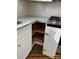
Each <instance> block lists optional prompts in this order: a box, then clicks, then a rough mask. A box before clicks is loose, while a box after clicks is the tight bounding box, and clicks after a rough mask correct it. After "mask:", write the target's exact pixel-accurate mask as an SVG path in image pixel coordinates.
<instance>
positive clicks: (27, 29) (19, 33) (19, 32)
mask: <svg viewBox="0 0 79 59" xmlns="http://www.w3.org/2000/svg"><path fill="white" fill-rule="evenodd" d="M29 32H32V26H31V24H30V25H27V26H25V27H23V28H21V29H19V30H17V38H18V39H19V38H21V37H22V36H24V35H25V34H26V33H29Z"/></svg>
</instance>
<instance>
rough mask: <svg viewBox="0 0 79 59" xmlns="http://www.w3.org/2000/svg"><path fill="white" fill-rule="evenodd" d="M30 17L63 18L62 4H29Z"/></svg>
mask: <svg viewBox="0 0 79 59" xmlns="http://www.w3.org/2000/svg"><path fill="white" fill-rule="evenodd" d="M28 15H33V16H61V3H60V2H58V3H57V2H56V3H53V2H52V3H34V2H33V3H28Z"/></svg>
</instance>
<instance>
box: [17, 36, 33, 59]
mask: <svg viewBox="0 0 79 59" xmlns="http://www.w3.org/2000/svg"><path fill="white" fill-rule="evenodd" d="M31 48H32V37H31V35H25V36H24V37H23V38H21V40H18V43H17V57H18V58H17V59H25V57H27V55H28V54H29V52H30V51H31Z"/></svg>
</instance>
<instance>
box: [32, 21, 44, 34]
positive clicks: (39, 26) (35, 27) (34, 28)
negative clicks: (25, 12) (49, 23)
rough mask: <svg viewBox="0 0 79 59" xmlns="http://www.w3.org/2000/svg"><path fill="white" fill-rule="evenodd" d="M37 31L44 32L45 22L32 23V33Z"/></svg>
mask: <svg viewBox="0 0 79 59" xmlns="http://www.w3.org/2000/svg"><path fill="white" fill-rule="evenodd" d="M35 32H39V33H44V32H45V24H44V23H40V22H36V23H34V24H33V25H32V33H35Z"/></svg>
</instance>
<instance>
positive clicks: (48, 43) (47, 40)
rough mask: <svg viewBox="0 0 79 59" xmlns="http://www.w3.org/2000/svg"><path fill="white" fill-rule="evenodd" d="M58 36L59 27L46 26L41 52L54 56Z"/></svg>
mask: <svg viewBox="0 0 79 59" xmlns="http://www.w3.org/2000/svg"><path fill="white" fill-rule="evenodd" d="M59 38H60V28H55V27H49V26H47V27H46V30H45V37H44V45H43V54H44V55H47V56H49V57H51V58H54V57H55V54H56V50H57V46H58V43H59Z"/></svg>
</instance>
